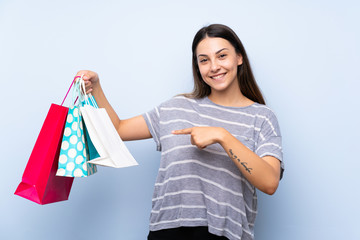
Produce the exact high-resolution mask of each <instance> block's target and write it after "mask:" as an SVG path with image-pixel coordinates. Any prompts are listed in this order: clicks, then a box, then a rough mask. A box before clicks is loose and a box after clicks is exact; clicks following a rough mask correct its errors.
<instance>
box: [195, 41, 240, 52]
mask: <svg viewBox="0 0 360 240" xmlns="http://www.w3.org/2000/svg"><path fill="white" fill-rule="evenodd" d="M220 50H230V51H231V50H234V51H235V48H234V47H233V46H232V45H231V43H230V42H229V41H228V40H226V39H224V38H218V37H215V38H214V37H206V38H204V39H203V40H201V41H200V42H199V44H198V45H197V47H196V55H209V54H216V53H217V52H219V51H220Z"/></svg>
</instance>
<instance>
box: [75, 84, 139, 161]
mask: <svg viewBox="0 0 360 240" xmlns="http://www.w3.org/2000/svg"><path fill="white" fill-rule="evenodd" d="M81 80H82V79H81ZM84 88H85V87H84ZM89 96H90V100H92V99H93V97H92V96H91V95H89ZM88 99H89V97H88V96H87V95H85V102H86V103H87V104H85V105H84V106H83V107H80V112H81V114H82V116H83V119H84V123H85V126H86V129H87V131H88V134H89V136H90V139H91V141H92V143H93V145H94V147H95V148H96V150H97V152H98V154H99V155H100V157H98V158H95V159H92V160H91V161H89V163H92V164H97V165H102V166H107V167H114V168H122V167H130V166H136V165H138V163H137V162H136V160H135V159H134V157H133V156H132V155H131V153H130V152H129V150H128V149H127V147H126V146H125V144H124V142H123V141H122V140H121V138H120V136H119V134H118V132H117V131H116V129H115V127H114V125H113V123H112V122H111V119H110V117H109V115H108V114H107V112H106V110H105V108H97V105H96V103H95V102H94V101H92V102H93V105H94V106H95V107H93V106H91V105H90V104H89V100H88Z"/></svg>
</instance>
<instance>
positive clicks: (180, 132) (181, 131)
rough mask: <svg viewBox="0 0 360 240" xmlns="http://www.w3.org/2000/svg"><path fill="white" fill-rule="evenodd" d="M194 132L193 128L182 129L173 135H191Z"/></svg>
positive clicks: (175, 131)
mask: <svg viewBox="0 0 360 240" xmlns="http://www.w3.org/2000/svg"><path fill="white" fill-rule="evenodd" d="M191 132H192V128H184V129H180V130H174V131H172V134H176V135H179V134H191Z"/></svg>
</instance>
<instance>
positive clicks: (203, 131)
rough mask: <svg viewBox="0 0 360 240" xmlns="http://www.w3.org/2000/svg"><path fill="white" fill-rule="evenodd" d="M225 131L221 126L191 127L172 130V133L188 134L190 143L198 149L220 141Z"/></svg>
mask: <svg viewBox="0 0 360 240" xmlns="http://www.w3.org/2000/svg"><path fill="white" fill-rule="evenodd" d="M225 133H226V130H225V129H224V128H221V127H192V128H185V129H181V130H175V131H172V134H175V135H184V134H185V135H190V136H191V144H192V145H195V146H197V147H198V148H199V149H204V148H206V147H207V146H209V145H211V144H214V143H220V141H221V140H222V139H223V136H224V134H225Z"/></svg>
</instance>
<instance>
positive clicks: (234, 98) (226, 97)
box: [208, 89, 254, 107]
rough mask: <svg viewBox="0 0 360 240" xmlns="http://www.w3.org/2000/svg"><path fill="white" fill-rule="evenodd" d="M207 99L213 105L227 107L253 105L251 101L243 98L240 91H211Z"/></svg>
mask: <svg viewBox="0 0 360 240" xmlns="http://www.w3.org/2000/svg"><path fill="white" fill-rule="evenodd" d="M208 98H209V99H210V100H211V101H212V102H213V103H215V104H218V105H222V106H227V107H247V106H249V105H251V104H253V103H254V102H253V101H252V100H250V99H248V98H247V97H245V96H244V95H243V94H242V93H241V91H240V89H239V90H237V91H231V92H229V91H227V92H215V91H212V92H211V93H210V95H209V96H208Z"/></svg>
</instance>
